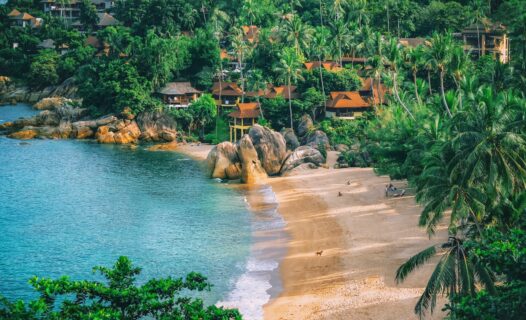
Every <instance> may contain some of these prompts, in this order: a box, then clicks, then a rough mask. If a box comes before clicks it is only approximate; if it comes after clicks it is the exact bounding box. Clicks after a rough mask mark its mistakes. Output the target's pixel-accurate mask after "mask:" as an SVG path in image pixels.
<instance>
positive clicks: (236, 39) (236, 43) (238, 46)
mask: <svg viewBox="0 0 526 320" xmlns="http://www.w3.org/2000/svg"><path fill="white" fill-rule="evenodd" d="M231 41H232V48H233V49H234V52H235V53H236V57H237V63H238V66H239V72H240V78H239V80H240V81H241V91H242V94H241V102H245V78H244V72H243V69H244V65H243V63H244V62H245V58H246V55H247V54H248V53H249V50H250V46H249V44H248V42H247V41H245V38H244V33H243V30H242V29H241V28H235V29H234V30H233V32H232V35H231Z"/></svg>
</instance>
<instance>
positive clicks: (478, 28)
mask: <svg viewBox="0 0 526 320" xmlns="http://www.w3.org/2000/svg"><path fill="white" fill-rule="evenodd" d="M479 32H480V33H505V32H506V27H505V26H504V25H503V24H501V23H499V22H491V21H490V20H489V19H484V21H483V22H482V23H474V24H472V25H469V26H467V27H466V28H465V29H464V30H462V33H479Z"/></svg>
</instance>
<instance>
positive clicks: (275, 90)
mask: <svg viewBox="0 0 526 320" xmlns="http://www.w3.org/2000/svg"><path fill="white" fill-rule="evenodd" d="M296 89H297V87H296V86H290V97H289V89H288V86H279V87H272V88H270V90H269V92H268V93H267V94H266V95H265V98H269V99H273V98H276V97H279V96H281V97H283V98H284V99H286V100H289V99H298V98H299V97H300V95H299V93H298V92H297V91H296Z"/></svg>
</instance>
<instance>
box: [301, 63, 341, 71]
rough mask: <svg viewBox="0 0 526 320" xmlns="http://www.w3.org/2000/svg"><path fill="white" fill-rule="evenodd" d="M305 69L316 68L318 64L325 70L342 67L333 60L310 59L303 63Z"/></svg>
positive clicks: (338, 69) (336, 69)
mask: <svg viewBox="0 0 526 320" xmlns="http://www.w3.org/2000/svg"><path fill="white" fill-rule="evenodd" d="M303 65H304V66H305V69H307V70H309V71H310V70H318V69H319V68H320V66H321V67H322V68H323V69H325V70H327V71H340V70H341V69H342V67H341V66H340V64H339V63H337V62H334V61H321V62H320V61H310V62H305V63H304V64H303Z"/></svg>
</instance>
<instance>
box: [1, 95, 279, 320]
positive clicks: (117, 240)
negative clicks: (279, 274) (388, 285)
mask: <svg viewBox="0 0 526 320" xmlns="http://www.w3.org/2000/svg"><path fill="white" fill-rule="evenodd" d="M33 113H34V111H33V110H32V109H31V108H30V107H29V106H24V105H17V106H4V107H0V122H4V121H11V120H14V119H16V118H18V117H21V116H30V115H31V114H33ZM249 209H250V208H249V207H248V206H247V203H246V194H245V193H243V192H240V191H239V190H236V189H234V188H228V187H225V186H224V185H222V184H221V183H218V182H217V181H214V180H211V179H207V178H206V176H205V175H204V174H203V172H202V169H201V168H200V164H199V163H197V162H195V161H193V160H190V159H189V158H187V157H186V156H184V155H181V154H177V153H170V152H149V151H146V150H144V147H141V146H139V147H138V148H136V149H131V148H129V147H126V146H113V145H99V144H96V143H93V142H87V141H72V140H60V141H58V140H30V141H28V142H27V143H21V142H20V141H18V140H12V139H8V138H6V137H3V136H0V294H2V295H4V296H6V297H7V298H10V299H25V300H28V299H31V298H34V297H35V296H36V295H35V293H34V291H33V290H32V288H31V287H30V286H29V284H28V283H27V280H28V279H29V278H30V277H31V276H33V275H37V276H40V277H42V276H45V277H51V278H56V277H59V276H61V275H70V276H71V277H72V278H74V279H95V278H96V275H94V274H93V273H92V271H91V270H92V267H93V266H96V265H105V266H111V265H112V264H113V263H114V262H115V260H116V259H117V258H118V257H119V256H121V255H125V256H128V257H130V258H131V259H132V261H133V262H134V263H135V264H137V265H138V266H141V267H142V268H143V272H142V275H141V277H139V279H138V281H139V282H143V281H145V280H146V279H148V278H151V277H166V276H183V275H185V274H186V273H188V272H191V271H197V272H201V273H203V274H204V275H205V276H207V277H208V278H209V280H210V281H211V282H212V283H213V285H214V287H213V288H212V291H211V292H205V293H203V295H201V296H202V297H204V298H205V301H206V302H207V303H216V302H218V301H229V304H231V305H233V306H235V307H239V308H240V309H242V310H247V311H246V313H247V314H246V316H247V318H249V319H250V318H252V319H257V318H260V317H261V316H262V309H261V304H263V303H264V302H266V301H264V300H265V299H267V300H268V298H269V294H268V292H267V291H268V289H269V285H268V283H270V281H271V280H270V278H271V276H270V272H272V271H273V270H275V269H276V267H277V262H276V259H277V258H272V259H273V260H272V261H270V262H269V261H268V259H267V260H266V261H265V263H266V264H262V262H261V261H260V260H258V258H257V255H256V256H254V254H253V252H254V250H253V248H254V241H253V231H254V228H261V223H265V221H268V225H269V228H274V226H273V222H272V221H274V220H276V219H278V218H277V217H276V216H275V215H273V216H272V217H273V218H268V217H264V218H263V219H261V218H260V217H261V213H259V214H257V215H255V214H254V213H252V212H251V211H250V210H249ZM274 211H275V209H273V210H270V211H269V212H274ZM263 216H265V215H263ZM263 228H265V227H264V226H263ZM268 264H270V266H269V265H268ZM262 268H263V269H269V270H268V273H267V274H266V276H265V279H267V280H268V281H267V282H266V283H264V284H262V285H260V286H258V285H257V283H258V282H257V281H259V280H257V279H256V280H257V281H256V280H253V278H250V277H251V275H250V273H249V271H250V270H260V269H262ZM258 276H259V275H258ZM246 277H249V279H248V282H249V283H251V282H252V283H253V285H249V286H248V287H247V286H246V284H245V288H247V289H246V290H241V291H240V289H239V283H240V281H243V283H245V282H246V281H245V280H246V279H245V278H246ZM251 279H252V280H251ZM254 281H256V282H254ZM252 296H257V297H259V298H258V299H259V300H257V299H256V300H253V299H251V298H250V297H252ZM261 297H263V298H261ZM255 305H259V307H255V308H252V309H250V308H249V307H250V306H255Z"/></svg>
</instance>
